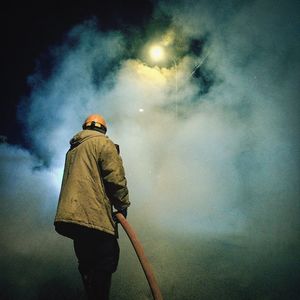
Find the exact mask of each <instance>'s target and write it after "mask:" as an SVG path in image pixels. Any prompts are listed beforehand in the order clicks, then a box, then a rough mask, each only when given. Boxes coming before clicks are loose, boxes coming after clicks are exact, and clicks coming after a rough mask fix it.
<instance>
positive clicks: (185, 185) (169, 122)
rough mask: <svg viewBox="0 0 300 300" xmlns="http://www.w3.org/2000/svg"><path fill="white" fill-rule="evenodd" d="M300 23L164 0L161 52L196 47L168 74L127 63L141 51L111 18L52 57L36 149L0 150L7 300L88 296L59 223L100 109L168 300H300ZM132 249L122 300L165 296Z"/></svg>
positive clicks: (123, 270) (73, 34)
mask: <svg viewBox="0 0 300 300" xmlns="http://www.w3.org/2000/svg"><path fill="white" fill-rule="evenodd" d="M298 12H299V4H298V3H297V2H296V1H290V2H289V3H285V2H283V1H282V2H280V1H279V2H276V3H274V2H272V1H245V2H241V1H229V2H228V1H226V3H225V2H223V3H220V2H218V1H160V2H158V3H157V7H156V11H155V13H154V16H153V22H154V23H156V24H159V22H162V23H163V24H164V28H163V31H162V36H161V40H162V41H164V43H165V44H166V45H167V46H168V47H169V48H168V49H171V48H172V47H173V46H174V47H173V48H174V49H176V47H178V43H179V44H180V45H181V47H180V49H179V50H178V51H177V50H176V51H177V52H176V51H175V50H173V53H172V56H173V61H171V60H170V61H169V62H168V63H167V65H166V66H163V65H160V66H154V65H151V63H149V62H147V61H146V60H145V61H144V60H142V56H140V57H136V58H134V57H131V58H128V57H129V55H128V53H127V50H128V49H129V48H130V49H132V48H134V46H135V45H140V41H138V40H137V39H135V38H134V37H132V39H129V38H128V36H126V35H125V34H124V33H122V32H121V31H119V32H117V31H110V32H109V31H106V32H104V31H101V28H99V26H98V25H97V20H96V19H92V20H89V21H87V22H84V23H82V24H79V25H78V26H76V27H74V28H73V29H72V30H71V31H70V32H69V33H67V34H66V36H65V40H64V43H63V44H62V45H58V46H53V47H52V48H50V49H49V52H48V54H47V58H48V59H49V61H50V62H51V64H50V66H49V64H47V65H45V62H43V60H41V61H40V62H39V63H38V64H37V70H36V72H35V73H34V74H32V75H31V76H29V78H28V83H29V84H30V86H31V88H32V92H31V96H30V98H29V99H26V100H23V102H22V104H21V105H20V108H19V115H20V116H22V119H23V122H24V127H25V131H24V134H25V135H26V137H27V138H28V141H29V143H30V145H31V146H30V149H21V148H20V147H16V146H13V145H10V144H7V142H6V141H5V140H3V143H2V144H1V145H0V164H1V175H0V176H1V193H2V201H1V203H0V205H1V210H0V215H1V228H2V230H1V231H2V233H1V234H2V235H3V236H2V237H1V249H2V251H1V256H0V260H1V261H0V264H1V270H2V274H1V277H2V278H1V280H0V284H1V298H2V299H7V298H12V299H21V298H22V299H83V298H84V296H83V294H84V293H83V288H82V286H81V282H80V278H79V273H78V272H77V270H76V259H75V256H74V254H73V252H72V243H71V241H69V240H67V239H65V238H63V237H60V236H58V235H57V234H56V233H55V232H54V230H53V226H52V223H53V218H54V215H55V209H56V204H57V198H58V194H59V188H60V182H61V176H62V171H63V169H62V168H63V164H64V156H65V152H66V151H67V149H68V147H69V145H68V141H69V140H70V138H71V137H72V136H73V135H74V134H75V133H76V132H77V131H79V130H80V129H81V124H82V121H83V120H84V119H85V117H86V116H87V115H88V114H90V113H94V112H97V113H101V114H102V115H104V116H105V118H106V119H107V122H108V126H109V127H108V128H109V129H108V135H109V136H110V137H111V139H112V140H113V141H114V142H116V143H118V144H120V147H121V155H122V157H123V161H124V165H125V170H126V175H127V178H128V183H129V189H130V197H131V202H132V206H131V207H130V210H129V221H130V223H131V224H132V225H133V226H134V227H135V229H136V231H137V233H138V235H139V237H140V239H141V241H142V242H143V245H144V247H145V250H146V253H147V255H148V257H149V259H150V261H151V262H152V264H153V268H154V270H155V272H156V275H157V278H158V281H159V283H160V286H161V288H162V292H163V295H164V296H165V299H200V298H201V299H267V298H268V299H296V298H297V295H299V288H298V281H299V266H300V264H299V250H300V249H299V248H300V247H299V246H300V245H299V212H300V211H299V141H298V138H297V137H298V133H299V132H298V130H299V103H298V102H299V101H298V99H299V84H298V82H299V70H300V68H299V67H300V65H299V61H300V60H299V53H300V51H299V50H300V49H299V46H300V45H299V41H300V39H299V31H298V30H297V28H299V25H300V24H299V18H298ZM164 17H166V18H167V19H168V26H166V23H165V22H163V21H162V18H164ZM157 27H159V26H157ZM166 27H167V28H166ZM174 33H175V34H174ZM152 34H153V37H154V36H155V39H156V40H157V36H158V33H157V31H156V32H153V33H152ZM148 36H151V32H150V33H149V32H148V33H147V37H148ZM177 42H178V43H177ZM147 43H149V41H148V40H147V41H145V45H146V44H147ZM176 43H177V46H176ZM129 46H130V47H129ZM142 51H145V50H141V53H142ZM195 66H198V67H196V68H194V67H195ZM120 232H121V230H120ZM120 244H121V260H120V266H119V270H118V272H117V273H116V274H115V275H114V278H113V288H112V299H151V295H150V293H149V291H148V287H147V286H146V281H145V279H144V277H143V276H144V275H143V273H142V270H141V268H140V267H139V265H138V262H137V259H136V257H135V254H134V253H133V250H132V248H131V245H130V244H129V241H128V240H127V238H126V237H125V235H124V234H123V233H122V232H121V237H120Z"/></svg>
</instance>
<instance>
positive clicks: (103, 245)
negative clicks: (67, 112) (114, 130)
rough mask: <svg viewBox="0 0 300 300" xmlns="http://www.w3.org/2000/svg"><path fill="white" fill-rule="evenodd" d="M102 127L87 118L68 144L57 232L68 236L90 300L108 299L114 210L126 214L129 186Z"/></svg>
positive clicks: (114, 253) (114, 255) (115, 251)
mask: <svg viewBox="0 0 300 300" xmlns="http://www.w3.org/2000/svg"><path fill="white" fill-rule="evenodd" d="M105 133H106V123H105V121H104V120H103V118H102V117H101V116H99V115H91V116H90V117H88V118H87V119H86V121H85V123H84V125H83V130H82V131H80V132H79V133H77V134H76V135H75V136H74V137H73V139H72V140H71V142H70V143H71V147H70V149H69V151H68V152H67V155H66V161H65V169H64V175H63V180H62V186H61V192H60V197H59V203H58V207H57V213H56V217H55V222H54V225H55V229H56V231H57V232H58V233H60V234H62V235H64V236H67V237H69V238H72V239H73V240H74V248H75V252H76V255H77V257H78V261H79V271H80V273H81V275H82V278H83V282H84V285H85V288H86V291H87V294H88V296H89V299H108V293H109V287H110V280H111V274H112V273H113V272H115V270H116V268H117V264H118V259H119V246H118V243H117V237H116V224H115V222H114V218H113V206H114V207H115V208H116V209H117V210H118V211H121V212H122V213H123V214H124V215H125V216H126V215H127V207H128V206H129V205H130V202H129V199H128V190H127V182H126V178H125V174H124V168H123V163H122V159H121V157H120V155H119V153H118V150H117V148H116V145H115V144H114V143H113V142H112V141H111V140H110V139H109V138H108V137H107V136H106V135H105Z"/></svg>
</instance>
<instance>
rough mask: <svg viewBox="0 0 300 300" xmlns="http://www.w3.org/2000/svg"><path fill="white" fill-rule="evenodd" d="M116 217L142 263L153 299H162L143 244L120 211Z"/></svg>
mask: <svg viewBox="0 0 300 300" xmlns="http://www.w3.org/2000/svg"><path fill="white" fill-rule="evenodd" d="M116 217H117V219H118V220H119V222H120V223H121V225H122V227H123V229H124V230H125V232H126V234H127V236H128V237H129V240H130V242H131V244H132V246H133V248H134V250H135V253H136V255H137V257H138V259H139V261H140V263H141V265H142V268H143V271H144V273H145V276H146V278H147V281H148V284H149V286H150V289H151V293H152V296H153V299H154V300H163V297H162V295H161V292H160V289H159V286H158V284H157V281H156V279H155V276H154V273H153V271H152V268H151V265H150V263H149V261H148V259H147V257H146V255H145V252H144V249H143V246H142V244H141V242H140V241H139V240H138V237H137V235H136V233H135V231H134V230H133V228H132V227H131V225H130V224H129V223H128V221H127V220H126V219H125V218H124V216H123V215H122V214H121V213H117V214H116Z"/></svg>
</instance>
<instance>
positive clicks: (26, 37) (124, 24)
mask: <svg viewBox="0 0 300 300" xmlns="http://www.w3.org/2000/svg"><path fill="white" fill-rule="evenodd" d="M152 2H153V1H137V0H130V1H121V0H113V1H104V2H103V1H96V0H94V1H91V0H88V1H84V2H81V1H77V2H73V1H72V2H68V1H51V2H49V1H37V2H31V5H30V4H28V5H24V6H22V5H21V6H18V5H16V4H15V3H13V4H8V5H7V6H5V7H2V9H1V37H2V43H1V44H2V46H1V58H2V63H1V65H2V72H1V74H2V76H1V85H2V101H1V121H0V122H1V133H0V134H1V135H3V136H7V138H8V140H9V141H10V142H11V143H17V144H23V143H25V144H26V141H25V140H24V137H23V136H22V133H21V132H22V127H21V124H20V123H19V122H16V114H17V106H18V103H19V101H20V98H21V97H24V96H25V97H26V96H28V95H29V92H30V87H29V86H28V84H27V77H28V75H30V74H32V73H33V72H34V70H35V67H36V63H37V59H39V58H40V57H41V56H43V55H46V53H47V50H48V48H49V46H52V45H57V44H59V43H61V42H62V40H63V38H64V35H65V34H66V33H67V32H68V31H69V30H70V29H71V28H72V27H73V26H75V25H77V24H79V23H81V22H83V21H85V20H88V19H90V18H92V17H97V19H98V22H99V26H100V28H101V29H102V30H103V31H107V30H112V29H113V30H122V31H123V32H127V33H128V31H130V28H133V27H135V26H138V27H140V28H141V27H143V26H144V25H145V24H146V22H147V20H148V19H149V18H150V17H151V13H152V10H153V3H152ZM44 63H45V64H47V63H46V62H44ZM47 67H48V68H49V67H50V68H51V63H50V66H49V65H47Z"/></svg>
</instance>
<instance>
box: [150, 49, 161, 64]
mask: <svg viewBox="0 0 300 300" xmlns="http://www.w3.org/2000/svg"><path fill="white" fill-rule="evenodd" d="M150 56H151V58H152V59H153V60H154V61H159V60H162V59H163V58H164V56H165V51H164V48H163V47H160V46H152V47H151V48H150Z"/></svg>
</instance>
